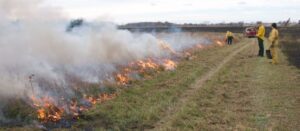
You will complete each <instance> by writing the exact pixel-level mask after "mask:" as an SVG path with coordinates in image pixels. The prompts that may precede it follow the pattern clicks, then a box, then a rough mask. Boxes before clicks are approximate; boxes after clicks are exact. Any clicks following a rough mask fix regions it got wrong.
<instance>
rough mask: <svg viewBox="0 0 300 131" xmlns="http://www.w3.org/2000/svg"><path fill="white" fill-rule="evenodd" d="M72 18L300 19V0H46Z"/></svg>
mask: <svg viewBox="0 0 300 131" xmlns="http://www.w3.org/2000/svg"><path fill="white" fill-rule="evenodd" d="M45 4H46V5H51V6H56V7H60V8H61V9H62V10H63V11H64V12H66V13H67V14H68V16H69V17H71V18H85V19H89V20H93V19H105V20H112V21H114V22H117V23H121V24H123V23H127V22H139V21H170V22H176V23H185V22H188V23H200V22H208V21H209V22H237V21H247V22H255V21H259V20H260V21H265V22H274V21H276V22H277V21H282V20H287V19H288V18H291V19H292V20H293V21H298V20H300V13H299V12H300V0H46V2H45Z"/></svg>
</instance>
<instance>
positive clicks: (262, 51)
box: [257, 38, 265, 57]
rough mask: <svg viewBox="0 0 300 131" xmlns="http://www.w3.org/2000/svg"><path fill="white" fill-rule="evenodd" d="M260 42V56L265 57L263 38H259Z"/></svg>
mask: <svg viewBox="0 0 300 131" xmlns="http://www.w3.org/2000/svg"><path fill="white" fill-rule="evenodd" d="M257 40H258V47H259V51H258V56H261V57H263V56H264V51H265V49H264V40H263V39H261V38H257Z"/></svg>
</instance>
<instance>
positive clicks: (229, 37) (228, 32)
mask: <svg viewBox="0 0 300 131" xmlns="http://www.w3.org/2000/svg"><path fill="white" fill-rule="evenodd" d="M232 40H233V34H232V32H230V31H227V32H226V41H227V44H228V45H231V44H232Z"/></svg>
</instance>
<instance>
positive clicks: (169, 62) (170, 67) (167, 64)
mask: <svg viewBox="0 0 300 131" xmlns="http://www.w3.org/2000/svg"><path fill="white" fill-rule="evenodd" d="M163 66H164V68H165V69H166V70H174V69H175V68H176V67H177V64H176V63H175V62H174V61H172V60H168V59H166V60H164V64H163Z"/></svg>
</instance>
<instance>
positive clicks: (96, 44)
mask: <svg viewBox="0 0 300 131" xmlns="http://www.w3.org/2000/svg"><path fill="white" fill-rule="evenodd" d="M57 9H58V8H53V7H45V6H43V5H42V1H40V0H1V1H0V29H1V30H0V60H1V61H0V96H14V95H23V94H24V92H26V91H28V90H31V88H32V86H33V88H34V90H36V92H43V89H45V88H49V87H50V88H52V89H53V88H58V87H62V88H65V89H66V92H68V93H69V94H72V89H69V87H70V86H71V84H72V83H69V80H68V79H69V78H68V76H74V77H76V78H79V79H81V80H82V81H88V82H99V81H101V80H102V79H104V77H105V76H106V74H110V73H112V72H114V71H116V65H118V64H123V63H126V62H130V61H134V60H138V59H143V58H146V57H158V56H162V55H164V51H163V50H162V49H161V48H160V47H159V45H158V44H157V41H158V40H157V38H156V37H155V36H153V35H150V34H145V33H141V34H133V33H131V32H129V31H126V30H118V29H117V27H116V25H114V24H112V23H108V22H105V23H103V22H91V23H89V24H86V25H84V26H82V27H78V28H75V29H74V30H73V31H72V32H66V31H65V28H66V26H67V22H66V20H67V19H66V18H65V17H64V16H65V15H63V14H62V13H60V12H59V10H57ZM167 36H168V35H167ZM171 37H172V36H168V37H165V40H166V41H168V42H169V43H171V46H172V47H174V48H175V49H176V50H179V49H182V48H183V47H189V46H190V45H192V44H198V43H199V41H200V42H203V39H202V38H199V39H196V40H193V38H191V37H184V38H183V36H181V37H177V40H172V38H171ZM173 37H174V36H173ZM178 39H180V40H181V41H178ZM201 39H202V41H201ZM185 41H189V42H188V43H186V44H185V45H184V42H185ZM176 42H180V44H178V43H177V44H176ZM32 74H34V77H33V78H34V79H33V80H32V81H30V79H29V76H31V75H32ZM40 81H42V82H45V81H46V82H45V84H41V83H40ZM46 83H48V84H46ZM43 94H44V92H43Z"/></svg>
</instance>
